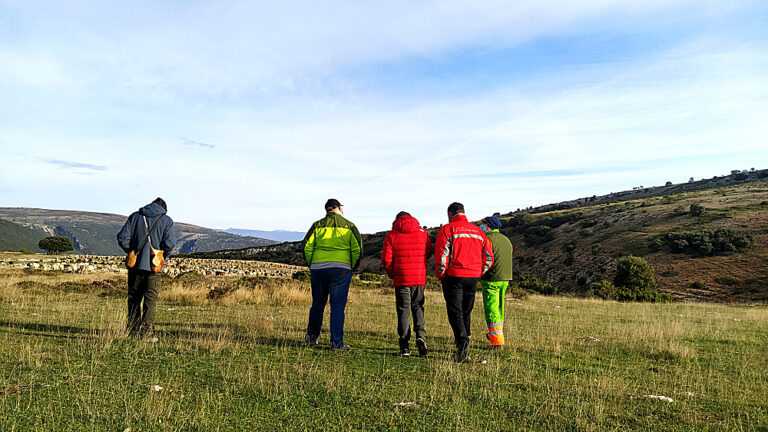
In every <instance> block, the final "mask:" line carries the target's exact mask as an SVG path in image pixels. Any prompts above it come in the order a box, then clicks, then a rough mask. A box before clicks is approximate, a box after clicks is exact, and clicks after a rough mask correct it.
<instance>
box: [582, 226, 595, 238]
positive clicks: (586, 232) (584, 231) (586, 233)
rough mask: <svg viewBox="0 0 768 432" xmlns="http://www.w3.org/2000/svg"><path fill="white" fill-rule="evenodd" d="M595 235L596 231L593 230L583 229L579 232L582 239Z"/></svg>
mask: <svg viewBox="0 0 768 432" xmlns="http://www.w3.org/2000/svg"><path fill="white" fill-rule="evenodd" d="M594 233H595V230H593V229H592V228H583V229H581V230H579V235H580V236H582V237H589V236H591V235H592V234H594Z"/></svg>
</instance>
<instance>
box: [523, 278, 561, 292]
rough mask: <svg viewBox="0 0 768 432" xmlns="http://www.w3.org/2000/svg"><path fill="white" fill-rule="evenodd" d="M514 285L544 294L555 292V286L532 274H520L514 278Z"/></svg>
mask: <svg viewBox="0 0 768 432" xmlns="http://www.w3.org/2000/svg"><path fill="white" fill-rule="evenodd" d="M514 286H515V287H516V288H520V289H524V290H526V291H531V292H535V293H539V294H545V295H553V294H557V287H556V286H554V285H552V284H550V283H547V282H542V281H541V280H540V279H539V278H537V277H536V276H533V275H521V276H519V277H518V278H517V280H515V283H514Z"/></svg>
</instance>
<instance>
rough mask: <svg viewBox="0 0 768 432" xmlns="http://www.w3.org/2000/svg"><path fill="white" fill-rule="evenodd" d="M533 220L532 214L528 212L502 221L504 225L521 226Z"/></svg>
mask: <svg viewBox="0 0 768 432" xmlns="http://www.w3.org/2000/svg"><path fill="white" fill-rule="evenodd" d="M531 222H533V216H531V215H530V214H528V213H520V214H517V215H515V216H513V217H511V218H509V219H508V220H507V221H505V222H504V227H505V228H506V227H521V226H525V225H528V224H530V223H531Z"/></svg>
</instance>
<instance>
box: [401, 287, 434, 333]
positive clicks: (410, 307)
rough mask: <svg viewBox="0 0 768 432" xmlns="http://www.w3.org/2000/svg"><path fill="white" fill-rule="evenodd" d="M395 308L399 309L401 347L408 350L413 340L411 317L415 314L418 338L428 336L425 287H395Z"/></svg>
mask: <svg viewBox="0 0 768 432" xmlns="http://www.w3.org/2000/svg"><path fill="white" fill-rule="evenodd" d="M395 306H396V307H397V336H398V337H399V338H400V347H401V348H407V347H408V341H409V340H410V339H411V326H410V321H411V320H410V315H411V312H413V327H414V330H415V331H416V338H423V337H425V336H426V334H427V333H426V331H425V330H424V287H423V286H417V287H395Z"/></svg>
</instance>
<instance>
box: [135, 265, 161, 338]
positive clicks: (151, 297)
mask: <svg viewBox="0 0 768 432" xmlns="http://www.w3.org/2000/svg"><path fill="white" fill-rule="evenodd" d="M159 282H160V275H159V274H158V273H152V272H149V271H146V270H128V330H130V331H131V333H139V332H142V333H143V332H151V331H152V330H153V326H154V324H155V308H156V306H157V295H158V293H159V292H160V284H159ZM142 301H143V302H144V307H143V308H142Z"/></svg>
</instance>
